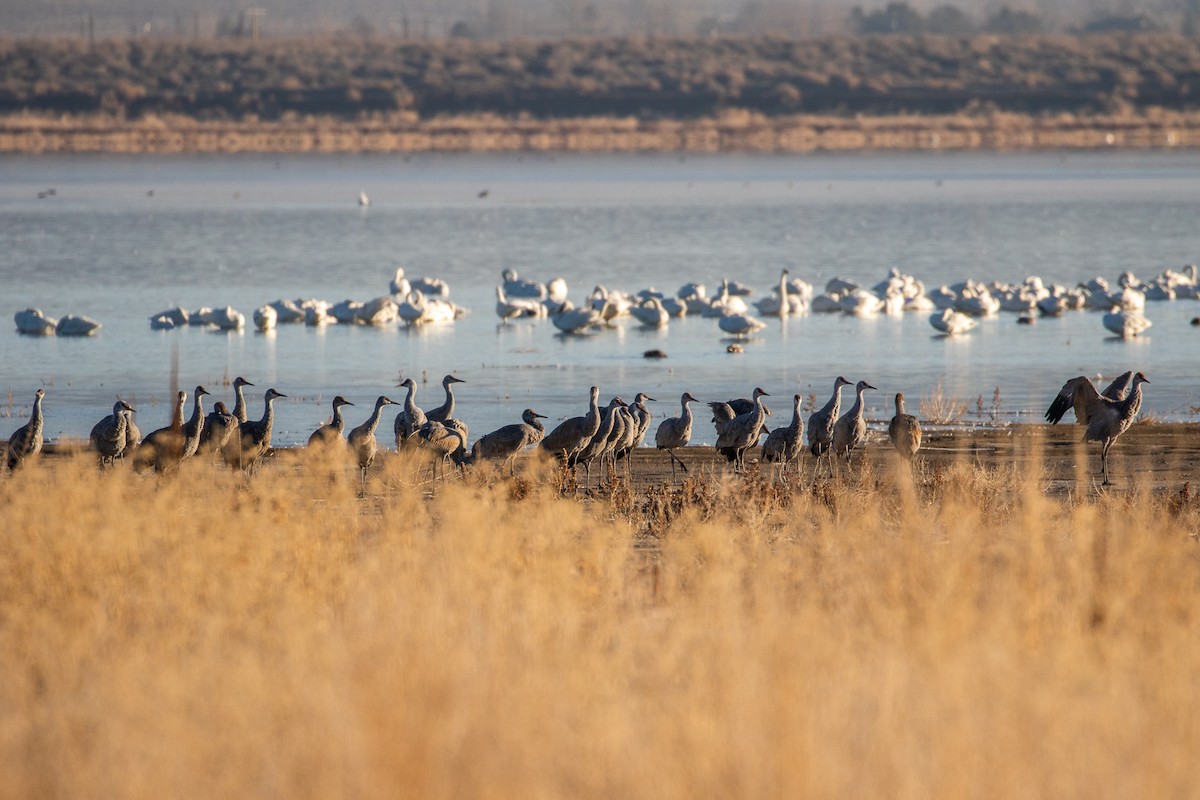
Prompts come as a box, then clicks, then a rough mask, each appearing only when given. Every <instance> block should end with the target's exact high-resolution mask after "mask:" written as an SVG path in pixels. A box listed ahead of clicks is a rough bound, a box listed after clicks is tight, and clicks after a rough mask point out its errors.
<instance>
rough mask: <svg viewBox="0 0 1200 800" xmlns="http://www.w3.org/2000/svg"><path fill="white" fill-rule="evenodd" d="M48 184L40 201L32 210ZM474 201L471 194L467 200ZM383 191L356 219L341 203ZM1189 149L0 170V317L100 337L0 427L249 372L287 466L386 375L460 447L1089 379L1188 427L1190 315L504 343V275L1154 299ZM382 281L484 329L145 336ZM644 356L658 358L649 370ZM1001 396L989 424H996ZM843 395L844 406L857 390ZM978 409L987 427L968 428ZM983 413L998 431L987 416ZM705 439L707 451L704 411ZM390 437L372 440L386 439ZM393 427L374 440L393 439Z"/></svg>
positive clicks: (66, 427) (47, 377)
mask: <svg viewBox="0 0 1200 800" xmlns="http://www.w3.org/2000/svg"><path fill="white" fill-rule="evenodd" d="M49 188H53V189H54V190H55V193H54V195H52V196H47V197H45V198H43V199H38V193H39V192H44V191H45V190H47V189H49ZM484 189H486V190H487V195H486V197H483V198H481V197H479V196H478V195H479V193H480V192H481V191H482V190H484ZM360 191H365V192H366V193H367V194H368V195H369V196H370V197H371V205H370V207H368V208H365V209H364V208H359V207H358V205H357V197H358V193H359V192H360ZM1197 207H1200V155H1197V154H1194V153H1178V152H1143V153H1108V152H1104V153H1083V154H1033V155H1029V154H1025V155H1021V154H1015V155H1014V154H1004V155H995V154H901V155H897V154H881V155H866V156H864V155H845V156H843V155H836V156H835V155H808V156H711V157H696V156H687V157H686V158H685V157H678V156H662V155H646V156H628V155H616V156H607V155H605V156H587V155H570V156H556V157H549V156H524V157H521V156H515V155H444V156H414V157H410V158H404V157H400V156H363V157H356V158H347V157H320V156H303V157H291V156H289V157H266V156H257V155H256V156H245V157H241V156H236V157H190V156H189V157H128V158H127V157H113V156H43V157H33V158H31V157H19V158H17V157H4V158H0V287H2V288H0V299H2V300H3V302H0V313H2V314H3V315H5V316H6V318H8V319H11V314H12V313H13V312H15V311H17V310H19V309H21V308H25V307H26V306H36V307H39V308H41V309H43V310H44V311H45V312H46V313H47V314H48V315H50V316H55V317H57V316H61V315H63V314H66V313H79V314H87V315H89V316H92V317H95V318H97V319H99V320H100V321H101V322H103V323H104V328H103V329H102V330H101V331H100V332H99V333H98V334H97V335H96V336H95V337H93V338H88V339H82V340H80V339H67V338H54V337H50V338H46V339H35V338H30V337H24V336H18V335H17V334H16V333H15V330H14V329H13V328H12V327H9V328H8V332H7V333H3V334H0V414H3V413H5V406H6V404H7V402H8V398H9V396H10V393H11V398H12V403H13V405H12V407H11V409H10V411H9V413H11V414H12V415H13V418H10V419H8V420H7V423H8V424H4V422H0V434H3V435H7V433H8V432H9V431H10V430H12V429H15V428H16V427H17V426H18V425H20V424H22V423H21V421H20V420H18V419H17V418H16V416H17V415H19V414H20V413H21V410H22V407H27V406H28V404H29V402H30V401H31V399H32V395H33V391H34V389H36V388H37V387H38V386H43V385H44V386H46V387H47V392H48V394H47V398H46V411H47V428H46V432H47V436H48V437H50V438H61V437H64V436H68V437H75V436H86V434H87V432H88V430H89V429H90V428H91V426H92V424H93V423H94V422H95V421H96V420H98V419H99V418H100V417H102V416H104V415H105V414H107V413H108V412H109V410H110V409H111V406H112V403H113V401H114V399H115V398H116V397H117V396H118V395H119V396H121V397H123V398H125V399H128V400H130V401H131V402H133V404H134V405H135V406H137V407H138V408H139V414H138V420H139V424H140V425H141V427H142V428H143V429H145V430H148V429H152V428H155V427H158V426H160V425H162V424H165V422H166V420H167V417H168V416H169V414H170V408H169V405H170V404H169V398H170V397H171V394H172V382H173V375H175V374H176V372H175V371H174V369H173V365H174V364H177V365H178V370H177V375H178V383H179V386H180V388H185V389H188V390H189V391H190V389H191V388H192V387H193V386H194V385H196V384H197V383H200V384H204V385H206V386H207V388H208V389H209V390H211V391H213V392H214V395H215V397H214V398H210V399H224V400H226V402H227V403H228V402H229V396H230V394H231V392H230V389H229V387H228V386H224V385H222V382H223V381H224V380H228V379H231V378H232V377H233V376H235V375H239V374H241V375H245V376H246V377H247V378H248V379H250V380H251V381H253V382H254V383H255V384H257V386H256V388H255V389H252V390H248V392H247V394H248V397H249V399H250V401H251V416H257V415H258V414H259V413H261V399H260V398H261V394H262V392H263V391H265V389H266V388H267V387H268V386H275V387H276V388H278V389H279V390H280V391H282V392H285V393H286V394H288V395H289V396H290V397H289V399H288V400H287V401H280V403H279V405H278V406H277V423H276V434H275V436H276V441H277V442H279V443H281V444H294V443H297V442H301V441H304V440H305V439H306V438H307V436H308V434H309V433H310V432H311V431H312V430H313V429H314V428H315V427H316V426H317V425H319V424H320V423H321V422H322V421H324V420H325V419H327V418H328V415H329V400H330V399H331V398H332V397H333V395H334V394H339V393H340V394H344V395H346V396H347V397H348V398H349V399H351V400H352V401H354V402H355V403H356V404H357V407H355V408H350V409H347V417H348V420H349V422H348V424H349V425H354V424H357V423H358V422H360V421H361V420H362V419H364V418H365V416H366V415H367V413H368V412H369V411H370V405H371V404H372V402H373V400H374V398H375V397H376V396H377V395H379V394H392V395H393V399H396V400H401V399H402V397H401V396H399V393H398V390H396V389H395V388H394V387H395V385H396V384H397V383H399V380H400V378H401V376H407V375H414V376H416V377H418V378H419V379H422V378H426V377H427V378H428V383H427V384H425V383H422V384H421V385H420V387H419V391H418V397H417V400H418V403H419V404H420V405H422V406H424V407H426V408H428V407H431V406H434V405H437V404H438V403H440V402H441V387H440V386H439V385H438V383H439V381H440V378H441V376H442V375H443V374H445V373H447V372H453V373H454V374H456V375H458V376H459V377H461V378H464V379H465V380H466V381H467V382H466V383H464V384H460V385H459V386H458V387H457V390H458V391H457V396H458V399H459V403H460V405H459V414H458V415H459V416H461V417H462V418H463V419H465V420H466V421H467V422H468V423H469V425H470V426H471V429H472V439H473V438H475V436H477V435H478V434H481V433H483V432H486V431H487V430H490V429H492V428H494V427H497V426H499V425H502V424H506V423H508V422H512V421H515V420H516V419H517V418H518V417H519V415H520V412H521V410H522V409H523V408H525V407H529V406H531V407H533V408H535V409H537V410H538V411H540V412H541V413H543V414H547V415H548V416H550V417H551V420H550V422H551V423H553V422H555V421H557V420H558V419H561V418H563V417H566V416H570V415H574V414H579V413H582V412H583V410H584V408H585V406H586V401H587V389H588V386H590V385H591V384H593V383H596V384H598V385H599V386H600V387H601V391H602V394H603V396H604V398H605V399H607V397H608V396H611V395H612V394H613V393H620V394H622V395H623V396H624V397H625V398H626V400H630V399H632V396H633V395H634V394H635V393H636V392H638V391H645V392H647V393H648V394H650V395H652V396H654V397H656V398H658V400H659V402H658V403H655V404H652V405H653V406H654V408H653V411H654V412H655V416H656V417H660V416H662V415H663V414H676V413H678V397H679V394H680V393H681V392H683V391H685V390H688V391H691V392H692V393H693V394H695V395H696V396H697V397H699V398H701V399H704V400H708V399H726V398H728V397H732V396H748V395H749V393H750V391H751V390H752V389H753V387H754V386H762V387H763V388H764V389H766V390H767V391H768V392H770V393H771V395H772V398H771V399H770V400H769V401H768V404H769V405H771V406H772V407H773V408H774V410H775V412H776V414H775V417H774V422H776V423H780V424H782V423H785V422H786V418H787V417H788V415H789V412H790V406H791V402H790V399H791V395H792V394H793V393H797V392H798V393H801V394H803V395H808V394H810V393H815V394H816V395H817V397H818V398H819V402H821V403H823V402H824V401H825V399H826V397H827V396H828V393H829V389H830V387H831V386H832V383H833V379H834V377H835V376H837V375H838V374H844V375H845V376H846V377H847V378H850V379H851V380H857V379H859V378H865V379H867V380H869V381H870V382H871V383H873V384H874V385H875V386H877V387H879V391H878V392H874V393H868V398H867V399H868V414H869V415H870V416H873V417H875V418H881V419H886V418H887V417H889V416H890V415H891V397H892V394H893V393H894V392H896V391H904V392H905V393H906V394H907V395H908V397H909V404H910V407H911V408H910V410H911V411H914V412H919V411H920V408H919V399H920V398H922V397H926V396H928V395H929V394H930V393H931V392H932V390H933V388H934V386H935V385H936V384H938V383H939V382H940V383H941V384H942V386H943V389H944V392H945V394H946V395H947V396H952V397H956V398H959V399H960V400H962V401H964V402H966V403H968V404H969V406H970V413H968V414H967V415H966V416H965V417H964V418H963V421H965V422H968V423H971V422H983V423H989V424H990V423H992V422H1010V421H1015V420H1024V421H1033V420H1037V419H1040V413H1041V411H1042V410H1044V408H1045V406H1046V405H1047V404H1048V403H1049V400H1050V399H1051V397H1052V396H1053V394H1054V392H1055V391H1056V390H1057V388H1058V386H1060V385H1061V384H1062V382H1063V381H1064V380H1065V379H1066V378H1068V377H1071V376H1074V375H1078V374H1087V375H1096V374H1097V373H1103V374H1105V375H1114V374H1117V373H1119V372H1121V371H1123V370H1125V369H1141V370H1144V371H1145V372H1146V374H1147V375H1148V376H1149V377H1150V379H1151V381H1152V383H1151V384H1150V386H1148V387H1147V391H1146V402H1145V409H1146V410H1147V411H1148V412H1150V413H1152V414H1154V415H1156V416H1158V417H1161V418H1163V419H1168V420H1182V419H1194V418H1195V416H1194V414H1193V413H1192V409H1193V408H1195V407H1197V406H1200V379H1198V378H1200V376H1198V374H1197V373H1198V370H1197V364H1198V362H1200V360H1198V358H1197V356H1196V352H1197V346H1196V341H1197V339H1198V338H1200V329H1197V328H1194V327H1191V326H1190V325H1189V324H1188V323H1189V321H1190V320H1191V319H1192V318H1193V317H1196V316H1200V304H1198V303H1196V302H1195V301H1176V302H1173V303H1152V304H1148V306H1147V310H1146V315H1147V317H1149V318H1150V319H1151V320H1152V321H1153V322H1154V327H1153V328H1152V329H1151V330H1150V331H1149V334H1150V335H1148V336H1146V337H1144V338H1141V339H1138V340H1134V341H1129V342H1123V341H1120V340H1117V339H1113V338H1112V337H1110V336H1109V335H1108V334H1107V332H1106V331H1105V330H1104V329H1103V328H1102V327H1101V324H1100V315H1099V314H1096V313H1091V312H1079V313H1073V314H1068V315H1067V316H1064V317H1062V318H1060V319H1042V320H1039V321H1038V322H1037V324H1036V325H1033V326H1018V325H1016V323H1015V319H1016V317H1015V315H1011V314H1002V315H1000V316H999V317H996V318H994V319H988V320H984V321H982V323H981V324H980V326H979V328H977V329H976V330H975V331H973V332H972V333H971V334H970V335H968V336H966V337H962V338H955V339H944V338H939V337H934V336H933V333H934V331H933V329H932V328H931V327H930V326H929V324H928V320H927V317H928V315H926V314H909V315H905V316H902V317H898V318H887V317H879V318H877V319H870V320H863V319H854V318H849V317H842V316H836V315H835V316H829V315H820V314H814V315H811V316H807V317H801V318H791V319H788V320H787V321H786V322H785V323H783V324H782V325H781V324H780V323H779V321H778V320H771V319H769V318H768V320H767V321H768V322H769V325H768V327H767V328H766V329H765V330H764V331H762V332H761V334H760V335H758V336H757V337H755V338H754V339H752V340H750V341H749V342H748V343H747V344H746V346H745V352H744V353H741V354H737V355H730V354H727V353H726V352H725V348H726V346H727V344H728V342H729V340H728V338H727V337H726V335H725V334H723V333H722V332H721V331H720V330H718V328H717V326H716V321H715V320H711V319H700V318H685V319H681V320H672V321H671V323H670V327H669V329H668V330H666V331H647V330H644V329H641V328H639V327H638V326H637V325H636V323H634V322H633V321H626V322H624V323H623V324H622V326H621V327H619V328H618V329H617V330H614V331H609V332H606V333H603V334H601V335H596V336H590V337H570V338H564V337H562V336H560V335H557V333H556V331H555V329H554V327H553V326H552V325H551V324H550V323H549V321H546V320H542V321H523V322H516V323H510V324H509V325H507V326H499V325H497V318H496V316H495V314H494V312H493V305H494V296H493V290H494V287H495V285H496V283H497V282H498V277H499V272H500V270H501V269H502V268H504V267H514V268H516V269H518V270H519V271H520V272H521V274H522V275H526V276H528V277H534V278H537V279H540V280H548V279H550V278H551V277H553V276H556V275H562V276H564V277H565V278H566V279H567V282H568V283H569V285H570V287H571V295H572V298H573V299H574V300H576V301H577V302H578V301H580V300H581V299H582V298H583V297H584V296H585V295H586V294H587V293H588V292H589V291H590V290H591V288H592V287H593V286H594V285H596V284H598V283H599V284H604V285H606V286H610V287H615V288H622V289H626V290H630V291H633V290H637V289H641V288H644V287H646V286H657V287H658V288H660V289H663V290H666V291H668V292H669V293H674V291H675V289H676V288H678V286H679V285H680V284H682V283H684V282H686V281H690V280H700V281H703V282H705V283H707V284H708V285H709V286H710V287H715V286H716V285H717V284H718V283H719V281H720V278H721V277H722V276H728V277H730V278H734V279H737V280H740V281H743V282H746V283H749V284H750V285H752V286H754V287H755V289H756V293H755V295H754V297H755V298H757V297H760V296H762V295H765V294H767V293H768V292H769V291H770V287H771V286H772V285H774V284H776V283H777V281H778V275H779V270H780V269H781V268H783V267H787V268H789V269H790V270H791V273H792V274H793V275H798V276H800V277H803V278H805V279H806V280H809V281H811V282H813V283H814V284H816V285H817V287H818V291H819V290H820V288H821V287H822V286H823V285H824V283H825V281H826V280H828V279H829V278H830V277H832V276H834V275H845V276H847V277H851V278H855V279H857V280H859V281H861V282H864V283H867V284H873V283H875V282H876V281H878V280H880V279H881V278H882V277H883V276H884V274H885V273H886V271H887V270H888V269H889V268H890V267H892V266H896V267H899V268H900V269H902V270H903V271H905V272H909V273H913V274H915V275H916V276H917V277H919V278H921V279H922V280H923V281H924V282H925V283H926V285H928V286H929V287H931V288H932V287H935V286H937V285H940V284H942V283H950V282H953V281H958V280H962V279H965V278H975V279H979V280H990V279H997V280H1005V281H1018V280H1021V279H1023V278H1024V277H1025V276H1026V275H1029V274H1038V275H1041V276H1042V277H1043V278H1044V279H1045V280H1046V281H1047V282H1051V281H1058V282H1063V283H1075V282H1078V281H1081V280H1085V279H1087V278H1090V277H1092V276H1095V275H1103V276H1105V277H1107V278H1108V279H1109V280H1110V281H1114V282H1115V279H1116V277H1117V275H1118V274H1120V273H1121V272H1122V271H1123V270H1127V269H1128V270H1132V271H1133V272H1135V273H1136V274H1138V275H1139V276H1142V277H1144V278H1149V277H1152V276H1153V275H1154V274H1156V273H1158V272H1159V271H1161V270H1162V269H1164V268H1166V267H1171V268H1178V267H1180V266H1182V265H1183V264H1187V263H1191V262H1194V261H1196V260H1197V254H1198V253H1200V226H1197V224H1196V221H1195V216H1196V209H1197ZM398 265H404V266H405V267H406V269H407V271H408V273H409V275H410V276H416V275H423V274H428V275H434V276H438V277H442V278H445V279H446V280H447V281H449V282H450V285H451V287H452V293H451V299H453V300H455V301H456V302H458V303H459V304H462V305H465V306H467V307H469V308H471V309H473V313H472V315H471V316H469V317H468V318H466V319H464V320H461V321H459V322H458V323H456V324H455V325H452V326H445V327H442V328H429V329H424V330H412V331H409V330H407V329H403V328H399V327H391V328H386V329H374V328H363V327H357V326H332V327H329V328H327V329H312V328H305V327H304V326H287V327H283V328H281V329H280V330H278V331H277V332H276V333H274V334H268V335H263V334H259V333H256V332H254V331H252V330H247V331H245V332H242V333H235V334H228V333H211V332H208V331H205V330H201V329H198V328H187V329H183V330H177V331H171V332H157V331H151V330H150V328H149V322H148V318H149V316H150V315H151V314H153V313H155V312H158V311H161V310H163V309H165V308H168V307H171V306H174V305H176V304H180V305H183V306H185V307H188V308H195V307H198V306H201V305H209V306H223V305H226V304H231V305H233V306H234V307H235V308H238V309H239V310H241V311H242V312H243V313H244V314H246V316H247V318H249V316H250V312H251V311H252V310H253V309H254V308H256V307H257V306H259V305H262V304H263V303H265V302H268V301H271V300H275V299H277V298H280V297H291V298H296V297H320V298H324V299H326V300H329V301H332V302H336V301H339V300H342V299H345V298H347V297H350V298H355V299H359V300H366V299H370V298H371V297H374V296H377V295H379V294H383V293H385V292H386V291H387V285H388V281H389V280H390V278H391V275H392V273H393V271H394V269H395V267H396V266H398ZM650 348H659V349H662V350H664V351H666V353H667V354H668V358H667V359H666V360H663V361H648V360H645V359H643V358H642V357H641V354H642V352H643V351H644V350H647V349H650ZM997 387H999V400H998V403H996V404H994V403H993V398H994V393H995V390H996V388H997ZM847 400H849V397H848V396H847ZM977 403H979V404H981V405H982V410H983V413H982V414H976V413H975V412H976V410H977ZM993 412H995V413H993ZM698 416H700V417H701V419H702V420H704V422H703V424H700V425H698V426H697V430H696V438H695V441H696V442H697V443H711V440H712V439H713V438H714V437H713V435H712V433H711V429H710V427H709V426H708V425H707V422H706V420H707V416H703V415H700V414H699V413H698ZM391 422H392V414H388V413H385V415H384V421H383V424H382V425H381V428H380V430H381V437H380V438H381V440H384V441H387V440H390V430H391ZM384 431H386V432H387V433H384Z"/></svg>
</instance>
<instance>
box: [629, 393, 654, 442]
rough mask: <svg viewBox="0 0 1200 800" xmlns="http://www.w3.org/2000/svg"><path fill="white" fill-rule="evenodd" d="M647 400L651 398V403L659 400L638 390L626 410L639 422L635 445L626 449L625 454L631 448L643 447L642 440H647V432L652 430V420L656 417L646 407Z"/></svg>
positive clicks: (634, 440)
mask: <svg viewBox="0 0 1200 800" xmlns="http://www.w3.org/2000/svg"><path fill="white" fill-rule="evenodd" d="M647 400H649V401H650V402H651V403H657V402H658V401H657V400H655V399H654V398H653V397H651V396H650V395H648V394H646V393H645V392H638V393H637V395H636V396H635V397H634V398H633V402H632V403H630V404H629V407H628V408H626V411H628V412H629V413H630V414H631V415H632V416H633V419H634V421H635V422H637V435H636V436H634V439H633V446H632V447H630V448H629V449H627V450H626V451H625V455H628V454H629V451H630V450H636V449H637V448H639V447H641V446H642V442H644V441H646V434H647V433H648V432H649V431H650V422H651V420H653V418H654V415H652V414H651V413H650V409H648V408H646V401H647Z"/></svg>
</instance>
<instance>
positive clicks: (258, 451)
mask: <svg viewBox="0 0 1200 800" xmlns="http://www.w3.org/2000/svg"><path fill="white" fill-rule="evenodd" d="M276 397H287V395H286V394H283V393H282V392H279V391H276V390H275V389H267V393H266V394H265V395H263V415H262V418H261V419H257V420H249V421H247V422H243V423H242V424H241V425H239V426H238V438H239V439H240V441H241V448H240V449H239V455H240V464H239V466H240V467H241V468H242V469H248V470H251V471H253V470H254V468H255V467H256V466H257V465H258V462H259V461H260V460H261V459H262V458H263V457H264V456H266V455H267V454H268V453H270V451H271V428H272V426H274V424H275V407H274V406H273V405H272V403H273V402H274V400H275V398H276Z"/></svg>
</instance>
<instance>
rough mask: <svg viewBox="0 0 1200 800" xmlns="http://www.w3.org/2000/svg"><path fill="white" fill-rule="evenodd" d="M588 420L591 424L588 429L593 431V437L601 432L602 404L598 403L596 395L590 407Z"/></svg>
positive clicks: (593, 396)
mask: <svg viewBox="0 0 1200 800" xmlns="http://www.w3.org/2000/svg"><path fill="white" fill-rule="evenodd" d="M587 420H588V422H589V423H590V424H589V425H588V427H589V428H590V429H591V431H592V435H593V436H594V435H596V432H597V431H598V430H600V404H599V402H598V401H597V398H596V395H592V402H591V404H590V405H589V406H588V413H587Z"/></svg>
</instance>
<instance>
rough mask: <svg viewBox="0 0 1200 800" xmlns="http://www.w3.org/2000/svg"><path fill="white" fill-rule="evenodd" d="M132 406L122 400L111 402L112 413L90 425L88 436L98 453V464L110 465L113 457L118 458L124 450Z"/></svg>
mask: <svg viewBox="0 0 1200 800" xmlns="http://www.w3.org/2000/svg"><path fill="white" fill-rule="evenodd" d="M133 410H134V409H133V406H131V405H129V403H126V402H125V401H124V400H118V401H117V402H116V403H114V404H113V410H112V413H111V414H109V415H108V416H106V417H105V418H104V419H102V420H100V421H99V422H97V423H96V424H95V425H93V426H92V432H91V434H90V435H89V436H88V439H89V441H91V444H92V447H93V448H95V450H96V452H97V453H99V454H100V466H102V467H103V466H104V465H106V464H109V465H111V464H112V463H113V459H117V458H120V457H121V455H122V454H123V453H124V452H125V445H126V442H127V439H126V434H127V432H128V428H129V414H130V413H132V412H133Z"/></svg>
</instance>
